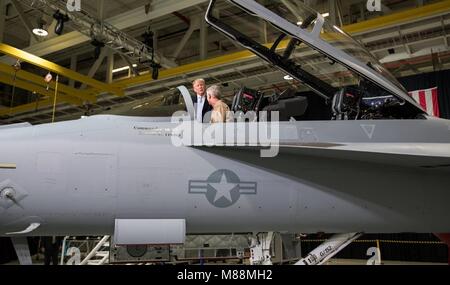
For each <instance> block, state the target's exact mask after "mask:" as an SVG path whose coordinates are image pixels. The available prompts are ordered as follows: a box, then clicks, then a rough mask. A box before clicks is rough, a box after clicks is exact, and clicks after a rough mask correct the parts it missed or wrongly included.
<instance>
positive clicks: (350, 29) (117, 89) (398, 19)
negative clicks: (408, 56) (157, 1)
mask: <svg viewBox="0 0 450 285" xmlns="http://www.w3.org/2000/svg"><path fill="white" fill-rule="evenodd" d="M449 11H450V0H443V1H440V2H437V3H434V4H430V5H426V6H422V7H419V8H415V9H410V10H407V11H404V12H399V13H395V14H391V15H388V16H382V17H378V18H376V19H372V20H368V21H364V22H361V23H356V24H352V25H347V26H344V27H343V28H342V29H343V30H344V31H346V32H347V33H349V34H352V35H356V34H359V33H363V32H367V31H373V30H377V29H382V28H386V27H392V26H396V25H400V24H402V23H406V22H409V21H412V20H417V19H424V18H427V17H433V16H436V15H440V14H444V13H448V12H449ZM287 44H288V41H286V40H285V41H282V42H281V43H280V44H279V45H278V49H284V48H286V46H287ZM271 45H272V44H267V45H266V46H268V47H270V46H271ZM0 52H3V53H6V54H8V55H10V56H12V57H15V58H19V59H21V60H23V61H27V62H29V63H32V64H34V65H37V66H40V67H42V68H44V69H46V70H49V71H53V72H55V73H57V74H60V75H64V76H66V77H68V78H70V79H74V80H76V81H79V82H83V83H86V84H87V85H89V86H91V87H92V88H90V89H87V90H86V91H84V92H86V93H83V91H81V90H76V93H73V92H72V91H73V90H70V89H66V87H67V88H70V87H68V86H63V87H62V88H63V89H65V90H63V89H61V91H62V92H63V93H65V94H66V95H67V96H66V98H65V99H67V100H66V101H67V102H69V100H75V101H74V103H75V104H76V102H77V101H76V100H77V99H76V98H79V99H82V100H86V99H87V100H88V101H90V100H89V99H90V97H89V96H90V95H89V94H98V93H99V91H100V92H111V93H114V94H116V95H119V96H121V95H123V94H124V91H123V90H124V89H126V88H130V87H133V86H135V85H139V84H143V83H147V82H150V81H153V79H152V75H151V74H145V75H141V76H136V77H133V78H128V79H124V80H119V81H117V82H115V83H113V84H106V83H102V82H99V81H97V80H94V79H92V78H89V77H87V76H84V75H81V74H79V73H77V72H75V71H72V70H69V69H66V68H64V67H61V66H58V65H56V64H54V63H51V62H49V61H46V60H44V59H42V58H39V57H36V56H34V55H31V54H29V53H26V52H24V51H21V50H18V49H15V48H13V47H10V46H7V45H5V44H0ZM253 57H255V55H254V54H253V53H251V52H249V51H240V52H235V53H232V54H228V55H224V56H219V57H215V58H211V59H207V60H203V61H199V62H195V63H191V64H186V65H183V66H178V67H175V68H171V69H166V70H162V71H161V72H160V74H159V78H160V79H164V78H170V77H174V76H177V75H182V74H187V73H190V72H194V71H201V70H204V69H209V68H214V67H218V66H223V65H226V64H232V63H235V62H237V61H241V60H245V59H249V58H253ZM4 70H5V67H4V66H0V72H5V71H4ZM9 74H11V73H9ZM23 74H25V73H23ZM18 76H19V73H18ZM28 78H30V77H28ZM4 79H5V81H6V78H5V77H4V76H3V77H0V81H2V82H3V80H4ZM22 79H23V78H22ZM41 81H42V79H41ZM16 82H17V86H18V87H20V86H19V83H20V84H21V85H22V86H24V87H26V85H25V84H24V82H21V81H16ZM5 83H7V82H5ZM35 83H37V82H35ZM27 86H28V85H27ZM28 87H29V86H28ZM30 88H31V87H30ZM52 88H54V87H52ZM58 88H60V87H58ZM25 89H27V88H25ZM31 89H33V88H31ZM27 90H30V89H27ZM41 91H43V90H41ZM36 92H37V91H36ZM38 93H40V92H38ZM41 94H42V93H41ZM43 95H46V96H47V95H48V96H49V97H50V99H46V100H43V101H41V102H39V106H44V105H45V106H50V105H52V100H51V98H52V95H50V94H43ZM80 96H81V97H80ZM85 96H86V97H85ZM69 103H70V102H69ZM35 106H36V103H31V104H26V105H22V106H18V107H15V108H13V109H12V110H8V111H7V110H3V111H0V115H4V114H9V113H10V111H12V112H11V113H12V114H15V113H21V112H26V111H31V110H33V109H35Z"/></svg>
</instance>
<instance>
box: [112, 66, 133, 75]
mask: <svg viewBox="0 0 450 285" xmlns="http://www.w3.org/2000/svg"><path fill="white" fill-rule="evenodd" d="M133 67H137V64H133ZM129 69H130V66H129V65H127V66H124V67H119V68H116V69H113V71H112V73H118V72H121V71H125V70H129Z"/></svg>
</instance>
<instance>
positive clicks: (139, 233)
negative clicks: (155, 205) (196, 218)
mask: <svg viewBox="0 0 450 285" xmlns="http://www.w3.org/2000/svg"><path fill="white" fill-rule="evenodd" d="M185 237H186V221H185V220H184V219H116V223H115V229H114V243H115V244H118V245H125V244H127V245H136V244H140V245H144V244H182V243H184V240H185Z"/></svg>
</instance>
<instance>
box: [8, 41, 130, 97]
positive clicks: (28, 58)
mask: <svg viewBox="0 0 450 285" xmlns="http://www.w3.org/2000/svg"><path fill="white" fill-rule="evenodd" d="M0 52H2V53H4V54H7V55H9V56H11V57H14V58H17V59H20V60H22V61H25V62H28V63H31V64H33V65H36V66H38V67H41V68H43V69H46V70H48V71H52V72H54V73H57V74H59V75H62V76H65V77H67V78H70V79H73V80H76V81H79V82H82V83H85V84H87V85H89V86H92V87H93V88H95V89H98V90H101V91H106V92H110V93H113V94H116V95H118V96H123V95H124V91H123V90H121V89H120V88H117V87H116V86H112V85H111V84H106V83H103V82H100V81H98V80H95V79H93V78H90V77H88V76H85V75H82V74H79V73H78V72H75V71H73V70H70V69H67V68H65V67H62V66H60V65H57V64H55V63H53V62H50V61H48V60H45V59H43V58H40V57H37V56H35V55H32V54H30V53H28V52H25V51H23V50H20V49H17V48H15V47H12V46H9V45H6V44H4V43H0Z"/></svg>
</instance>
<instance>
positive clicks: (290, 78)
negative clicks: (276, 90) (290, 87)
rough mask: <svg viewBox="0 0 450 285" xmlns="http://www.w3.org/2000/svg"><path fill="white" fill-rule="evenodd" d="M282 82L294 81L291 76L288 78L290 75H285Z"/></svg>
mask: <svg viewBox="0 0 450 285" xmlns="http://www.w3.org/2000/svg"><path fill="white" fill-rule="evenodd" d="M284 80H294V78H293V77H292V76H290V75H286V76H285V77H284Z"/></svg>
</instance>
